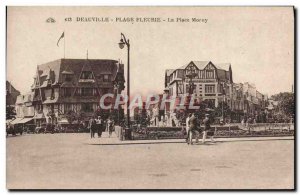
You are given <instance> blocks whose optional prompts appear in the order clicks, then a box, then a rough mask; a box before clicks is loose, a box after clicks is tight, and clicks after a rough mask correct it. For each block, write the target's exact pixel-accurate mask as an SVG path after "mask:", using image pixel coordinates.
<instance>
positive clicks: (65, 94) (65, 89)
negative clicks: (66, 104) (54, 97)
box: [64, 88, 72, 97]
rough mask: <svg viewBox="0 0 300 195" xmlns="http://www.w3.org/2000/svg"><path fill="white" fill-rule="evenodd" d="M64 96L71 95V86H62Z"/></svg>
mask: <svg viewBox="0 0 300 195" xmlns="http://www.w3.org/2000/svg"><path fill="white" fill-rule="evenodd" d="M64 96H65V97H71V96H72V88H64Z"/></svg>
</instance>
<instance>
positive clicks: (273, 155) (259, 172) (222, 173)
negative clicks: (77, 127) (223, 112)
mask: <svg viewBox="0 0 300 195" xmlns="http://www.w3.org/2000/svg"><path fill="white" fill-rule="evenodd" d="M103 136H104V137H105V138H101V139H98V138H96V139H90V138H89V134H40V135H31V134H30V135H23V136H16V137H8V138H7V139H6V140H7V187H8V188H10V189H12V188H17V189H23V188H26V189H28V188H30V189H32V188H43V189H45V188H47V189H51V188H52V189H53V188H54V189H59V188H68V189H73V188H85V189H99V188H114V189H126V188H153V189H161V188H198V189H224V188H225V189H230V188H251V189H262V188H278V189H281V188H293V181H294V180H293V178H294V140H293V137H282V138H244V139H225V138H224V139H219V140H218V142H217V143H215V144H207V145H193V146H188V145H187V144H185V143H183V140H162V141H159V142H157V141H151V140H150V141H126V142H120V141H118V140H117V138H115V136H114V137H113V138H107V136H108V135H107V134H106V133H105V134H104V135H103Z"/></svg>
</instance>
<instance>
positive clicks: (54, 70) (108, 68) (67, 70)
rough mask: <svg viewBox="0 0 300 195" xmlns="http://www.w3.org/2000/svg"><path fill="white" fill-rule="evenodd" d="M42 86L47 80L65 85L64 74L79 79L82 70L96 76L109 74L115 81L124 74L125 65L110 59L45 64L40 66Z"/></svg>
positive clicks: (69, 60) (56, 61) (67, 60)
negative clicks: (118, 74) (119, 75)
mask: <svg viewBox="0 0 300 195" xmlns="http://www.w3.org/2000/svg"><path fill="white" fill-rule="evenodd" d="M37 68H38V70H39V79H40V86H44V85H45V81H46V80H47V79H50V80H51V83H52V84H57V83H63V82H64V81H63V77H62V74H74V77H75V78H76V80H78V79H79V77H80V74H81V72H82V70H84V71H92V72H93V73H94V76H95V77H97V76H98V75H100V74H103V73H105V72H106V73H107V72H109V73H110V74H112V78H113V79H114V78H115V77H116V75H117V73H118V72H120V71H122V73H123V72H124V67H123V64H120V65H118V61H116V60H109V59H58V60H54V61H51V62H48V63H45V64H41V65H38V67H37Z"/></svg>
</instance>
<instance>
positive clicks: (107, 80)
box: [103, 74, 110, 82]
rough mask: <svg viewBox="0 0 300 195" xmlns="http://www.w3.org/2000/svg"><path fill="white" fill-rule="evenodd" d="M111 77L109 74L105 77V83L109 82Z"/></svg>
mask: <svg viewBox="0 0 300 195" xmlns="http://www.w3.org/2000/svg"><path fill="white" fill-rule="evenodd" d="M109 81H110V76H109V75H108V74H105V75H103V82H109Z"/></svg>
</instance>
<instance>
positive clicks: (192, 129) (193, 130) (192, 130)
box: [188, 113, 199, 144]
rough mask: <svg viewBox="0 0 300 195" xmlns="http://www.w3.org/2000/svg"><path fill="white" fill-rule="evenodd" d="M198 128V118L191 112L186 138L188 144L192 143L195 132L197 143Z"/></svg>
mask: <svg viewBox="0 0 300 195" xmlns="http://www.w3.org/2000/svg"><path fill="white" fill-rule="evenodd" d="M198 128H199V123H198V119H197V118H196V117H195V114H194V113H193V114H192V116H191V117H190V119H189V140H188V144H189V143H190V144H193V135H194V134H195V137H196V143H198V139H199V132H198Z"/></svg>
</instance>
